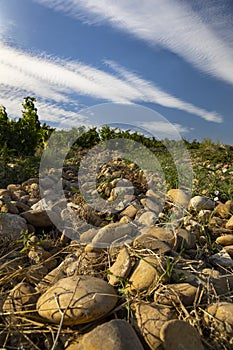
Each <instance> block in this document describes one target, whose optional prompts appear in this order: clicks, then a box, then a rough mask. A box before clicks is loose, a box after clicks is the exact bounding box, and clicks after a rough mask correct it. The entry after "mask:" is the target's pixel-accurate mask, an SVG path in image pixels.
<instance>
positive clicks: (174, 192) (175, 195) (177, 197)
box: [167, 189, 189, 208]
mask: <svg viewBox="0 0 233 350" xmlns="http://www.w3.org/2000/svg"><path fill="white" fill-rule="evenodd" d="M167 198H168V199H170V200H172V202H173V203H175V204H178V205H180V206H181V207H184V208H186V207H187V206H188V203H189V197H188V196H187V194H186V193H185V192H184V191H182V190H180V189H171V190H169V191H168V192H167Z"/></svg>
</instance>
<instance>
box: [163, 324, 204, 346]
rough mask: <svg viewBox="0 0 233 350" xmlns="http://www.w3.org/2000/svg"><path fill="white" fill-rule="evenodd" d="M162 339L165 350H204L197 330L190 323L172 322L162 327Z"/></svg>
mask: <svg viewBox="0 0 233 350" xmlns="http://www.w3.org/2000/svg"><path fill="white" fill-rule="evenodd" d="M160 338H161V340H162V341H163V348H164V350H174V349H185V350H197V349H198V350H204V349H205V348H204V346H203V344H202V342H201V337H200V335H199V333H198V332H197V330H196V329H195V328H194V327H193V326H191V325H190V324H189V323H188V322H185V321H182V320H170V321H167V322H165V323H164V324H163V325H162V328H161V330H160Z"/></svg>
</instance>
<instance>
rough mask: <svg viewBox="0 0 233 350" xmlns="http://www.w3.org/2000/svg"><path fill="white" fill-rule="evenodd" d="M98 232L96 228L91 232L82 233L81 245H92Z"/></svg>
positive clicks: (91, 229) (90, 230)
mask: <svg viewBox="0 0 233 350" xmlns="http://www.w3.org/2000/svg"><path fill="white" fill-rule="evenodd" d="M97 232H98V230H97V229H95V228H90V229H89V230H87V231H85V232H83V233H81V235H80V237H79V239H80V242H81V243H85V244H88V243H90V242H91V241H92V240H93V238H94V237H95V235H96V234H97Z"/></svg>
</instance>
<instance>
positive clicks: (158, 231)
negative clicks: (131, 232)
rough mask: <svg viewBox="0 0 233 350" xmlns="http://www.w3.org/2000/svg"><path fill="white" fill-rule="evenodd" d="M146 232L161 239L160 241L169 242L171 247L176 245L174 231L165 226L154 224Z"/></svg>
mask: <svg viewBox="0 0 233 350" xmlns="http://www.w3.org/2000/svg"><path fill="white" fill-rule="evenodd" d="M146 232H147V233H149V234H151V235H153V236H155V237H156V238H158V239H160V241H163V242H165V243H167V244H168V245H169V246H170V247H174V245H175V241H176V238H175V235H174V233H173V232H172V231H169V230H167V229H165V228H163V227H156V226H153V227H150V228H149V229H147V231H146Z"/></svg>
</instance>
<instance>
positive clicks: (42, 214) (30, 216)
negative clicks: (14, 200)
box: [20, 209, 59, 227]
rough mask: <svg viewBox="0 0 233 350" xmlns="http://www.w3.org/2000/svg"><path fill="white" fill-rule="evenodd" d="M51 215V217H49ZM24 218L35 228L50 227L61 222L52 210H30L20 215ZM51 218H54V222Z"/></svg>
mask: <svg viewBox="0 0 233 350" xmlns="http://www.w3.org/2000/svg"><path fill="white" fill-rule="evenodd" d="M48 215H49V216H48ZM20 216H21V217H22V218H24V219H25V220H27V222H28V223H29V224H31V225H33V226H35V227H48V226H51V225H52V224H53V222H59V218H58V216H57V214H56V213H55V212H52V211H51V210H33V209H32V210H29V211H26V212H23V213H21V214H20ZM50 217H52V219H53V222H52V221H51V219H50Z"/></svg>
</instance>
